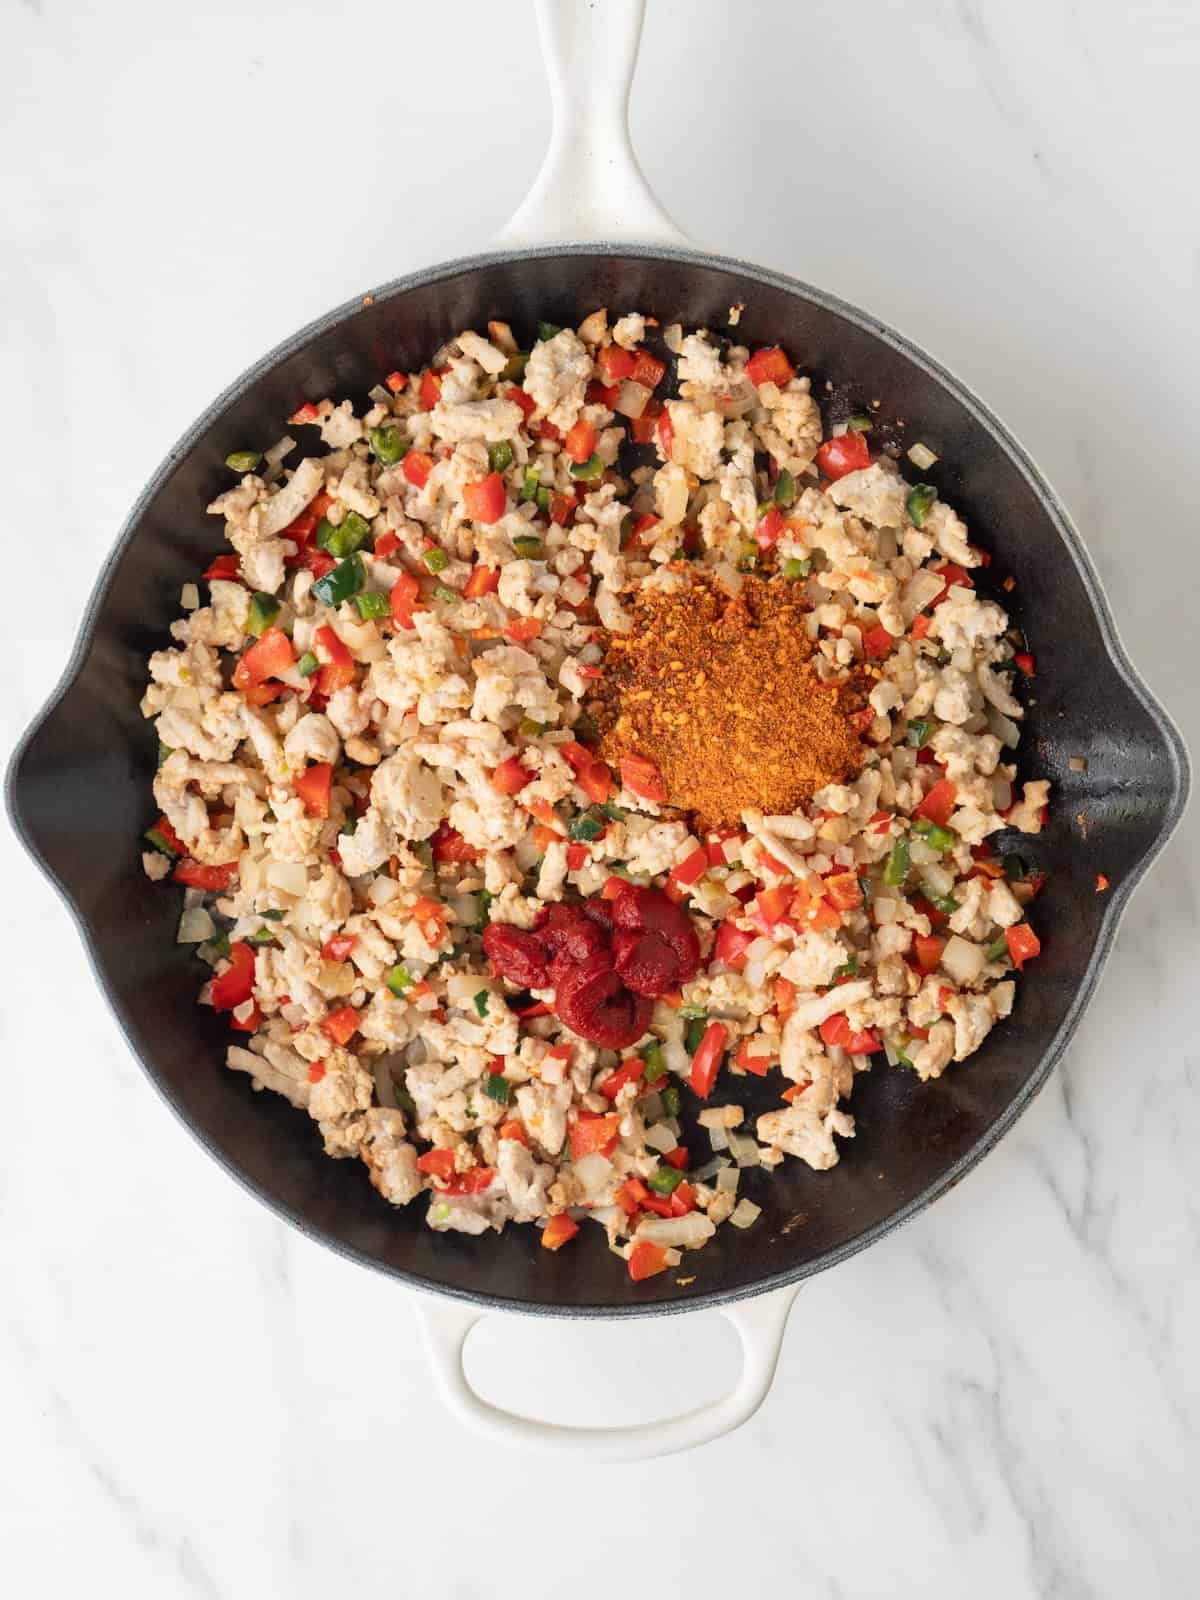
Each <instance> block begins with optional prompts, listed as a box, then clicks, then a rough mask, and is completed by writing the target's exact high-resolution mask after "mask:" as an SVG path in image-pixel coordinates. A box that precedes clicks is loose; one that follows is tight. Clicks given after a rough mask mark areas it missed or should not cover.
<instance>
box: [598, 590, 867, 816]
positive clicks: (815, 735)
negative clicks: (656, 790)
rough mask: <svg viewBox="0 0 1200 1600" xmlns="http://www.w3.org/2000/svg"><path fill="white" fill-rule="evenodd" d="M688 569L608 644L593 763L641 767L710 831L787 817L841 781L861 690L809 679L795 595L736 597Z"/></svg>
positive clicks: (858, 760) (855, 762)
mask: <svg viewBox="0 0 1200 1600" xmlns="http://www.w3.org/2000/svg"><path fill="white" fill-rule="evenodd" d="M687 570H688V574H689V578H690V580H691V581H690V582H689V583H688V584H687V585H686V586H685V587H683V588H681V589H680V590H678V591H677V592H675V593H664V592H663V591H662V590H657V589H651V590H642V591H641V592H640V593H639V594H638V596H637V597H636V598H635V601H634V604H633V608H632V609H633V629H632V631H631V632H630V633H628V634H611V635H609V637H608V641H607V652H606V656H605V670H604V678H603V680H602V681H601V682H600V683H599V684H598V685H597V695H596V699H595V703H594V705H593V707H592V713H593V716H594V718H595V721H596V725H597V727H598V729H599V730H600V746H599V754H600V755H601V756H602V757H603V759H604V760H605V761H607V762H608V763H609V764H610V765H611V766H612V767H614V768H618V767H619V764H620V758H621V756H623V755H625V756H628V755H639V756H643V757H647V758H648V759H649V760H651V761H653V762H654V763H655V764H656V765H657V767H658V769H659V771H660V772H661V773H662V775H663V779H664V781H665V784H666V788H667V792H668V794H669V796H670V801H671V804H672V805H674V806H677V807H679V808H680V809H681V810H684V811H688V812H691V813H693V814H694V815H695V816H696V817H697V819H698V820H699V822H700V824H701V825H702V826H708V827H722V826H730V825H735V824H737V823H738V822H739V821H740V819H741V813H742V811H743V810H745V809H749V808H754V809H757V810H759V811H762V812H765V813H767V814H772V813H776V814H785V813H788V812H791V811H794V810H795V809H796V807H797V806H799V805H802V804H803V803H804V802H805V801H807V800H809V799H810V798H811V797H812V795H813V794H814V793H815V792H816V791H817V790H818V789H821V788H824V786H825V785H826V784H828V783H840V782H845V781H846V780H848V779H850V778H852V777H853V776H854V775H855V774H856V773H857V772H858V771H859V769H860V768H861V766H862V763H863V758H864V755H865V751H864V748H863V744H862V741H861V739H860V738H859V732H858V728H859V727H861V725H862V722H863V717H864V706H865V704H866V692H867V689H868V688H869V684H868V683H867V681H866V680H865V679H864V677H863V676H862V674H861V673H859V672H857V671H856V672H853V673H851V674H850V675H848V676H846V677H841V678H835V679H833V680H831V681H828V682H826V681H823V680H822V679H821V678H820V676H819V675H818V672H817V668H816V662H815V660H814V649H815V647H814V644H813V641H812V640H811V639H809V637H808V635H807V633H806V632H805V626H804V622H805V612H806V609H807V607H806V605H805V602H804V601H803V599H802V598H800V596H798V595H797V592H796V589H795V587H794V586H793V585H792V584H791V583H790V582H789V581H788V580H787V579H784V578H781V577H775V578H771V579H767V578H760V577H755V576H747V577H746V578H745V580H744V582H743V585H742V589H741V593H740V594H738V595H737V596H736V597H734V596H730V595H729V594H727V593H726V592H725V591H724V590H723V589H721V588H720V587H718V586H717V585H716V584H715V583H714V582H713V581H712V580H711V579H710V578H709V577H708V576H707V575H706V574H704V573H702V572H695V571H694V570H692V569H687Z"/></svg>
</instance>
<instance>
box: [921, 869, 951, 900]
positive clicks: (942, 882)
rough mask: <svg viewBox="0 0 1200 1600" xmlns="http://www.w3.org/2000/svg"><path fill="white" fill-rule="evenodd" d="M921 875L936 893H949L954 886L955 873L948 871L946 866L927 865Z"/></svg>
mask: <svg viewBox="0 0 1200 1600" xmlns="http://www.w3.org/2000/svg"><path fill="white" fill-rule="evenodd" d="M921 876H922V878H923V879H924V880H925V882H926V883H927V884H928V885H929V887H930V888H931V889H932V890H933V892H934V893H935V894H939V895H947V894H949V893H950V891H951V890H952V889H953V888H954V874H953V873H952V872H947V870H946V868H945V867H941V866H937V865H934V866H930V867H926V868H925V869H924V871H923V872H922V873H921Z"/></svg>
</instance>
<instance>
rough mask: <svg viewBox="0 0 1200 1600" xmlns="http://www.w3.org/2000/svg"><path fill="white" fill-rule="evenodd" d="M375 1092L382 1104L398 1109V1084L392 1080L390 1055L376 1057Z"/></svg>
mask: <svg viewBox="0 0 1200 1600" xmlns="http://www.w3.org/2000/svg"><path fill="white" fill-rule="evenodd" d="M375 1094H376V1097H377V1099H378V1100H379V1104H380V1105H381V1106H390V1107H391V1108H392V1110H393V1111H394V1110H395V1109H396V1086H395V1084H394V1083H393V1081H392V1067H391V1057H390V1056H376V1057H375Z"/></svg>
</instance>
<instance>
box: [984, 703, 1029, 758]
mask: <svg viewBox="0 0 1200 1600" xmlns="http://www.w3.org/2000/svg"><path fill="white" fill-rule="evenodd" d="M987 725H988V727H989V728H990V729H991V730H992V732H993V733H994V734H995V735H996V737H997V739H999V740H1000V742H1001V744H1004V745H1007V746H1008V748H1009V749H1010V750H1015V749H1016V748H1017V745H1018V744H1019V743H1020V741H1021V730H1020V728H1018V727H1017V725H1016V723H1015V722H1014V721H1013V720H1012V719H1011V717H1006V716H1005V715H1004V713H1003V712H1002V711H997V710H996V707H995V706H988V708H987Z"/></svg>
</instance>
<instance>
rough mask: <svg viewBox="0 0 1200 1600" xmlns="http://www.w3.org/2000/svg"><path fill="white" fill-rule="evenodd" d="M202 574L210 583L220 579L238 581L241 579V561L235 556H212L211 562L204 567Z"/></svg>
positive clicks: (226, 581)
mask: <svg viewBox="0 0 1200 1600" xmlns="http://www.w3.org/2000/svg"><path fill="white" fill-rule="evenodd" d="M204 576H205V577H206V578H207V579H208V581H209V582H210V583H211V582H213V580H214V579H220V581H221V582H222V583H240V582H241V581H242V567H241V562H240V561H239V559H238V557H237V556H231V555H224V556H214V557H213V559H212V562H211V564H210V565H209V566H208V567H207V568H206V569H205V573H204Z"/></svg>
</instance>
